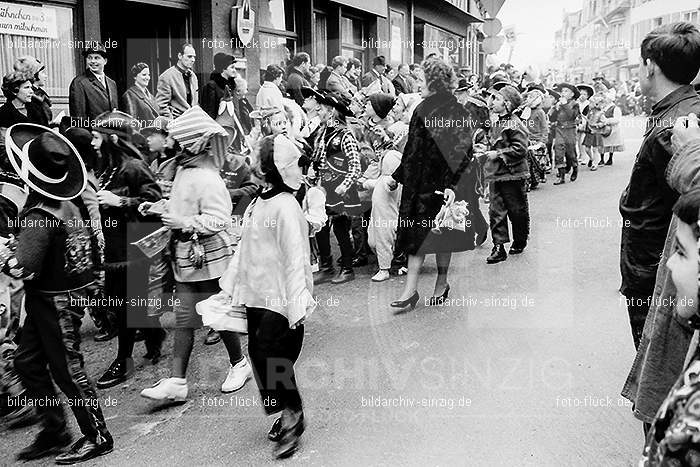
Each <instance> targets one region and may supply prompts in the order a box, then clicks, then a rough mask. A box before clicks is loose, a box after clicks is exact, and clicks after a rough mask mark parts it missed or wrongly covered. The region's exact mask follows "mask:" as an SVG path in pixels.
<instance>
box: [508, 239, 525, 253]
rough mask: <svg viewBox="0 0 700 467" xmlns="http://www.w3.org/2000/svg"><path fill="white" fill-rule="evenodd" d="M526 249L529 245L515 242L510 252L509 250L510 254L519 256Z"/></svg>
mask: <svg viewBox="0 0 700 467" xmlns="http://www.w3.org/2000/svg"><path fill="white" fill-rule="evenodd" d="M525 247H527V243H518V242H513V244H512V245H511V246H510V250H508V254H509V255H519V254H520V253H522V252H523V251H524V250H525Z"/></svg>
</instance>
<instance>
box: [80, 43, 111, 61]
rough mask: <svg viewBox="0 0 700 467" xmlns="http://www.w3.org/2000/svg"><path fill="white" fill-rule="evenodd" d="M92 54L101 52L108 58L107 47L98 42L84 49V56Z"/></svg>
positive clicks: (100, 53)
mask: <svg viewBox="0 0 700 467" xmlns="http://www.w3.org/2000/svg"><path fill="white" fill-rule="evenodd" d="M90 54H99V55H102V56H103V57H104V58H107V49H105V48H104V46H103V45H102V44H100V43H97V44H94V45H91V46H90V47H87V48H86V49H85V50H83V57H87V56H88V55H90Z"/></svg>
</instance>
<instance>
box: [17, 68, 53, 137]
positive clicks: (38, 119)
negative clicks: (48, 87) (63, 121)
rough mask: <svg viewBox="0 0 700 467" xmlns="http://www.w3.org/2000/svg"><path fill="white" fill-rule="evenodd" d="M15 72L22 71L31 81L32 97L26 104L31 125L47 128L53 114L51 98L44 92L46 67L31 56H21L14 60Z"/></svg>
mask: <svg viewBox="0 0 700 467" xmlns="http://www.w3.org/2000/svg"><path fill="white" fill-rule="evenodd" d="M14 68H15V71H23V72H25V73H29V74H30V75H31V76H32V77H33V79H32V88H33V89H34V95H33V96H32V100H31V102H29V103H27V116H28V117H29V119H30V120H31V121H32V123H37V124H39V125H44V126H49V123H50V122H51V120H53V112H52V111H51V98H49V95H48V94H47V93H46V91H44V85H45V84H46V77H47V74H46V65H44V64H43V63H41V61H40V60H39V59H38V58H36V57H32V56H31V55H23V56H21V57H19V58H18V59H17V60H15V64H14Z"/></svg>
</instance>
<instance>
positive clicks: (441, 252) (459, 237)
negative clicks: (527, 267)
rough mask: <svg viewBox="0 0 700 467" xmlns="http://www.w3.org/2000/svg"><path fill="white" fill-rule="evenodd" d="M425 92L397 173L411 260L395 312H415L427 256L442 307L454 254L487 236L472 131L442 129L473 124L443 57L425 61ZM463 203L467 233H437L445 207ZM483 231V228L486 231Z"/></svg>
mask: <svg viewBox="0 0 700 467" xmlns="http://www.w3.org/2000/svg"><path fill="white" fill-rule="evenodd" d="M423 69H424V70H425V80H426V83H427V84H426V87H425V88H424V89H423V96H424V100H423V101H422V102H421V103H420V104H418V106H417V107H416V108H415V110H414V112H413V116H412V117H411V122H410V125H409V132H408V141H407V142H406V147H405V148H404V152H403V158H402V160H401V164H400V165H399V167H398V168H397V169H396V171H395V172H394V173H393V175H392V177H393V179H394V184H393V186H397V184H398V183H401V184H402V185H403V191H402V192H401V203H400V206H399V219H400V222H399V227H398V230H397V239H396V248H397V249H398V250H400V251H403V252H405V253H406V254H407V255H408V275H407V277H406V284H405V286H404V290H403V292H402V293H401V295H400V296H399V299H398V300H396V301H394V302H392V303H391V306H392V307H394V308H401V309H403V308H406V307H409V306H410V307H411V308H413V307H415V305H416V303H417V302H418V298H419V294H418V277H419V275H420V269H421V266H422V265H423V262H424V260H425V255H426V254H435V255H436V261H437V268H438V276H437V279H436V281H435V288H434V293H433V298H432V299H431V300H430V302H429V303H430V304H441V303H442V302H443V301H444V299H445V298H446V297H447V295H448V293H449V290H450V286H449V284H448V283H447V273H448V270H449V266H450V261H451V259H452V253H455V252H458V251H466V250H472V249H474V247H475V244H476V237H477V236H481V235H483V232H479V231H477V229H475V228H474V226H483V225H485V224H486V223H485V221H484V220H483V219H482V220H481V221H480V222H479V221H476V219H475V217H474V216H481V212H480V211H479V200H478V197H477V193H476V183H477V169H476V166H475V164H473V163H472V161H473V154H472V131H471V129H470V128H468V127H466V126H460V127H455V126H452V125H449V127H448V126H444V125H440V123H439V122H440V121H442V122H445V121H448V122H451V121H454V122H457V121H459V122H465V121H469V114H468V113H467V111H466V110H465V109H464V107H463V106H462V105H461V104H460V103H459V102H457V99H456V98H455V96H454V95H453V94H452V91H451V90H452V88H454V85H455V83H456V78H455V74H454V71H453V70H452V67H450V66H449V65H448V64H447V63H445V62H444V61H442V60H440V59H439V58H430V59H427V60H425V61H424V62H423ZM455 200H463V201H465V202H466V203H467V206H468V211H469V213H468V217H469V219H467V222H466V223H465V225H466V227H465V231H460V230H457V229H453V230H447V231H444V232H442V233H441V234H437V233H435V232H433V231H431V230H432V227H434V226H435V223H434V220H435V218H436V216H437V214H438V213H439V212H440V211H441V209H442V207H443V204H447V205H451V204H452V203H453V202H454V201H455ZM482 229H483V228H482Z"/></svg>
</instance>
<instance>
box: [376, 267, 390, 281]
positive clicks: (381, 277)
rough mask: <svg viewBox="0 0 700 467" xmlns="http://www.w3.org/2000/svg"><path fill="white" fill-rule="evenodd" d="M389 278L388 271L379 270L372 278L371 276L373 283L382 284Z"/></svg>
mask: <svg viewBox="0 0 700 467" xmlns="http://www.w3.org/2000/svg"><path fill="white" fill-rule="evenodd" d="M388 278H389V271H387V270H386V269H380V270H379V272H377V273H376V274H375V275H374V276H372V280H373V281H374V282H384V281H385V280H387V279H388Z"/></svg>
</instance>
